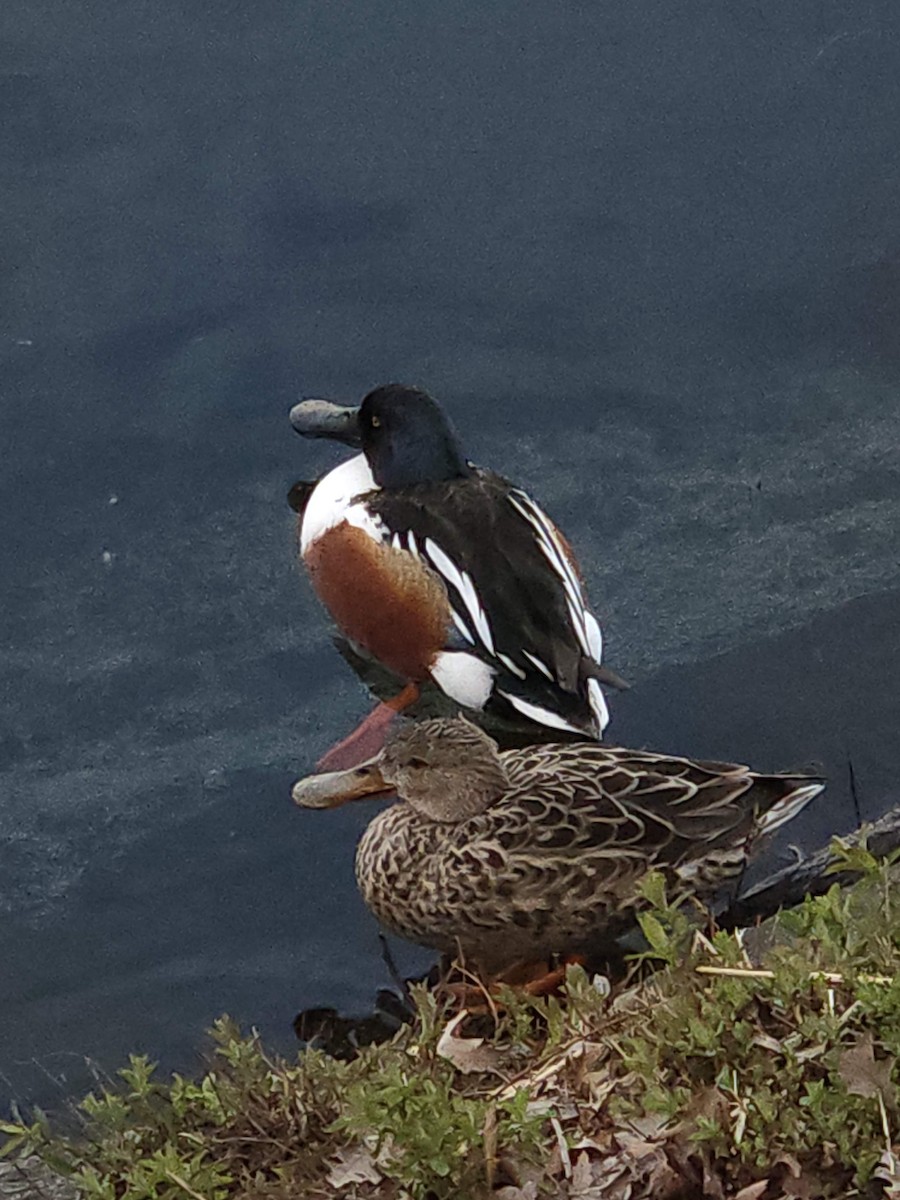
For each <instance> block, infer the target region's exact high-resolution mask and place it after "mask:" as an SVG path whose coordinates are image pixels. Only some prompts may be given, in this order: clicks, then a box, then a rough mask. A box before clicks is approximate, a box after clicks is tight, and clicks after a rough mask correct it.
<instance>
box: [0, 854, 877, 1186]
mask: <svg viewBox="0 0 900 1200" xmlns="http://www.w3.org/2000/svg"><path fill="white" fill-rule="evenodd" d="M829 854H830V868H829V869H830V870H831V871H832V872H838V873H839V875H838V877H840V878H844V877H846V875H847V873H848V872H849V873H852V874H854V875H855V876H856V877H857V882H855V883H854V884H853V885H852V886H844V887H842V886H840V884H838V883H833V884H831V885H830V886H829V887H828V890H827V891H825V892H824V894H823V895H819V896H816V897H810V898H807V899H806V900H804V901H803V902H802V903H801V904H799V905H798V906H797V907H795V908H791V909H786V910H784V911H783V912H781V913H779V914H778V916H777V917H775V918H773V919H771V920H769V921H767V922H766V923H765V924H760V925H757V926H756V927H755V928H753V929H749V930H744V931H730V932H729V931H725V930H720V931H711V930H705V931H703V932H701V931H699V930H698V929H697V928H696V922H692V921H691V920H689V918H688V917H687V916H686V915H685V914H684V913H683V912H680V911H677V910H674V909H671V908H669V907H667V904H666V897H665V894H664V885H663V880H662V877H661V876H659V875H651V876H649V877H648V879H647V881H646V891H645V895H646V898H647V900H648V903H649V905H650V907H649V908H648V910H647V911H646V912H644V913H643V914H642V916H641V925H642V930H643V934H644V938H645V940H646V942H647V949H646V951H644V952H643V953H642V954H640V955H637V956H636V957H635V960H634V961H633V963H632V966H631V970H630V972H629V974H628V976H627V977H626V978H625V979H623V980H619V981H617V982H614V983H610V981H609V980H608V979H606V978H605V977H602V976H590V975H588V974H587V973H586V972H585V971H584V970H583V969H582V968H581V967H570V968H569V969H568V972H567V977H566V981H565V984H564V985H563V987H562V989H561V994H560V995H558V996H550V997H542V998H533V997H525V996H522V995H521V994H520V993H514V992H512V991H506V992H502V993H500V994H499V995H495V994H492V995H490V996H488V995H487V994H485V996H484V997H483V1000H482V1002H480V1003H479V1002H478V1001H477V997H476V1000H475V1001H473V999H472V998H471V993H469V998H467V1000H466V1003H467V1005H468V1007H467V1008H466V1009H464V1010H463V1011H462V1012H460V1011H459V1010H458V1002H457V1004H456V1006H455V1007H454V1005H453V1004H452V1002H451V1001H450V999H448V998H446V997H445V998H444V999H442V998H441V996H440V993H436V992H430V991H428V990H427V989H425V988H424V987H421V986H417V987H415V988H413V992H412V997H413V1003H414V1006H415V1016H414V1019H413V1020H412V1021H411V1022H410V1023H409V1024H408V1025H404V1026H403V1027H402V1028H401V1029H400V1031H399V1032H398V1033H397V1034H396V1035H395V1036H394V1037H393V1038H392V1039H391V1040H389V1041H387V1042H384V1043H381V1044H379V1045H371V1046H365V1047H362V1048H361V1049H360V1050H359V1052H358V1053H357V1054H356V1055H355V1057H353V1058H351V1059H349V1060H340V1059H337V1058H333V1057H330V1056H329V1055H327V1054H325V1053H324V1052H322V1051H320V1050H317V1049H314V1048H308V1049H305V1050H303V1051H301V1052H300V1053H299V1055H298V1056H297V1058H296V1060H294V1061H287V1060H285V1059H281V1058H278V1057H274V1056H271V1055H269V1054H268V1053H267V1052H266V1050H265V1048H264V1047H263V1046H262V1045H261V1043H260V1041H259V1039H258V1037H257V1036H255V1035H254V1034H252V1033H251V1034H250V1035H242V1034H241V1032H240V1031H239V1030H238V1029H237V1027H236V1026H235V1025H234V1024H233V1023H232V1022H230V1021H229V1020H228V1019H227V1018H222V1019H221V1020H220V1021H218V1022H217V1023H216V1025H215V1027H214V1028H213V1030H212V1031H211V1033H212V1038H213V1043H214V1052H213V1054H212V1056H211V1059H210V1063H209V1067H208V1070H207V1071H206V1073H205V1074H204V1075H203V1076H202V1077H201V1078H199V1079H196V1080H192V1079H186V1078H183V1077H181V1076H177V1075H176V1076H174V1077H173V1078H172V1079H170V1080H162V1079H158V1078H157V1077H156V1075H155V1073H154V1070H153V1066H152V1064H151V1063H149V1062H148V1061H147V1060H146V1059H144V1058H140V1057H134V1058H132V1060H131V1062H130V1064H129V1066H127V1067H126V1068H124V1069H123V1070H122V1071H120V1072H119V1075H120V1079H119V1081H118V1082H117V1084H116V1085H115V1086H113V1085H112V1084H111V1085H110V1086H109V1087H108V1088H106V1089H104V1090H102V1091H100V1092H97V1093H93V1094H91V1095H90V1096H88V1097H87V1098H86V1099H84V1100H83V1101H81V1103H80V1104H79V1105H78V1106H77V1109H76V1110H75V1112H76V1114H77V1123H78V1126H77V1128H76V1131H75V1132H74V1133H71V1132H62V1130H63V1128H64V1123H63V1122H62V1121H59V1122H56V1121H51V1120H48V1119H47V1118H46V1117H44V1116H43V1115H41V1114H37V1116H36V1118H35V1120H34V1121H33V1123H32V1124H30V1125H27V1126H26V1125H17V1124H15V1123H12V1122H4V1123H2V1125H0V1136H2V1137H4V1138H5V1141H6V1145H5V1147H4V1150H3V1154H4V1159H5V1162H4V1167H3V1170H4V1172H5V1175H0V1196H7V1195H8V1196H14V1195H18V1196H20V1197H24V1196H28V1197H31V1196H34V1197H38V1196H41V1195H43V1196H51V1195H52V1196H54V1197H57V1196H58V1197H63V1196H65V1195H67V1194H68V1195H75V1196H80V1197H89V1198H92V1200H185V1198H186V1197H192V1198H193V1200H231V1198H233V1197H234V1198H238V1197H239V1198H242V1200H250V1198H251V1197H252V1198H254V1200H255V1198H257V1197H258V1198H260V1200H263V1198H271V1200H288V1198H289V1197H290V1198H291V1200H298V1198H301V1197H309V1198H310V1200H320V1198H321V1200H325V1198H333V1197H337V1198H341V1200H395V1198H396V1200H400V1198H403V1197H408V1198H409V1200H432V1198H434V1200H457V1198H459V1200H468V1198H470V1197H471V1200H481V1198H482V1197H491V1196H493V1197H499V1200H539V1198H540V1197H543V1196H550V1197H561V1198H570V1200H641V1198H643V1197H646V1198H648V1200H649V1198H651V1197H652V1198H653V1200H689V1198H690V1200H693V1198H694V1197H713V1198H715V1200H725V1198H726V1197H733V1198H734V1200H781V1198H782V1197H783V1198H785V1200H816V1198H818V1197H822V1198H828V1197H853V1196H859V1197H875V1196H897V1197H900V1096H898V1091H897V1079H898V1073H897V1059H898V1056H900V896H898V893H897V891H896V880H897V879H898V878H900V874H898V871H900V868H898V867H897V866H895V865H894V862H893V859H894V858H896V855H894V856H893V857H892V858H888V859H887V860H884V859H881V858H877V857H876V856H875V855H874V854H873V853H871V852H870V850H868V849H866V846H865V843H864V842H860V841H858V840H857V841H853V842H850V843H835V845H834V847H833V848H832V849H831V851H830V852H829ZM479 1010H480V1011H479ZM68 1124H69V1126H70V1127H71V1120H69V1122H68ZM17 1160H18V1161H19V1162H24V1163H25V1164H26V1166H27V1169H28V1170H29V1171H32V1172H34V1167H35V1163H36V1161H37V1160H40V1161H41V1162H42V1163H43V1164H44V1165H45V1167H46V1168H48V1169H49V1171H50V1172H52V1173H53V1174H54V1175H55V1176H57V1177H62V1178H63V1179H65V1180H67V1181H68V1184H69V1186H70V1189H71V1190H69V1191H68V1192H66V1191H65V1190H64V1185H63V1184H62V1182H61V1179H57V1181H56V1187H57V1189H58V1190H57V1191H55V1192H51V1191H49V1190H48V1189H47V1187H46V1186H44V1185H37V1184H35V1185H34V1186H32V1187H31V1190H23V1188H22V1186H21V1184H22V1180H23V1178H24V1177H23V1170H24V1168H23V1170H19V1171H18V1175H17V1173H16V1161H17ZM16 1178H18V1179H19V1181H20V1187H19V1189H18V1190H16V1187H15V1180H16ZM60 1188H62V1189H63V1190H59V1189H60Z"/></svg>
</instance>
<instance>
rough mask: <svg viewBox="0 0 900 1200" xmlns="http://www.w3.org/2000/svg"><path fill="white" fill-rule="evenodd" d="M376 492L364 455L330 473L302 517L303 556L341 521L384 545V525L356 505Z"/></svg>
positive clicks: (321, 481)
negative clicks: (327, 531) (315, 542)
mask: <svg viewBox="0 0 900 1200" xmlns="http://www.w3.org/2000/svg"><path fill="white" fill-rule="evenodd" d="M377 490H378V488H377V485H376V483H375V480H374V479H373V478H372V472H371V471H370V470H369V464H368V463H367V462H366V457H365V455H364V454H357V455H356V457H355V458H348V459H347V461H346V462H342V463H341V465H340V466H339V467H335V468H334V470H333V471H329V472H328V474H327V475H325V476H323V477H322V479H320V480H319V482H318V483H317V484H316V486H315V488H314V489H313V493H312V495H311V496H310V498H309V501H308V503H307V505H306V510H305V511H304V513H303V524H302V525H301V527H300V553H301V554H305V553H306V551H307V550H308V549H309V547H310V546H311V545H312V544H313V542H314V541H315V540H316V539H317V538H319V537H321V536H322V534H323V533H324V532H325V531H326V529H333V528H334V526H335V525H339V524H340V523H341V522H342V521H346V522H347V523H348V524H349V525H355V526H356V528H357V529H362V530H364V531H365V532H366V533H368V534H369V536H370V537H372V538H374V539H375V541H377V542H380V541H383V540H384V536H385V533H386V529H385V526H384V524H383V523H382V522H381V521H380V520H379V519H378V517H373V516H372V514H371V513H370V512H367V511H366V509H365V507H364V506H363V505H362V504H358V503H356V501H357V500H358V499H359V497H360V496H363V495H365V493H366V492H373V491H377Z"/></svg>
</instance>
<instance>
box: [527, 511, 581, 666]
mask: <svg viewBox="0 0 900 1200" xmlns="http://www.w3.org/2000/svg"><path fill="white" fill-rule="evenodd" d="M509 500H510V503H511V504H512V506H513V507H514V508H515V509H516V511H517V512H518V513H520V514H521V515H522V516H523V517H524V518H525V520H526V521H528V523H529V525H531V527H532V529H534V530H535V532H536V533H537V544H538V546H539V547H540V550H541V553H542V554H543V555H544V557H545V558H546V559H547V562H548V563H549V564H550V566H551V567H552V568H553V570H554V571H555V572H556V574H557V575H558V576H559V579H560V582H561V583H562V585H563V591H564V592H565V596H566V603H567V605H568V609H569V618H570V620H571V622H572V628H573V630H574V631H575V636H576V637H577V638H578V641H579V644H580V646H581V651H582V653H583V654H586V655H587V656H588V657H590V658H595V659H596V661H597V662H599V661H600V655H599V654H597V653H596V651H595V646H596V638H594V637H592V634H593V633H594V632H595V631H596V633H597V634H599V632H600V629H599V626H598V625H597V622H596V620H595V619H594V617H593V616H592V614H590V613H589V612H588V609H587V606H586V604H585V600H584V592H583V591H582V589H581V585H580V584H579V582H578V579H577V578H576V576H575V573H574V571H573V569H572V566H571V564H570V562H569V559H568V556H567V555H566V552H565V550H564V548H563V546H562V543H561V542H560V540H559V535H558V534H557V532H556V530H555V529H554V528H553V526H552V525H551V524H550V522H549V520H548V519H547V517H546V516H545V515H544V513H542V512H541V510H540V509H539V508H538V507H537V505H536V504H534V503H533V502H532V501H531V499H530V498H529V497H528V496H526V495H525V493H524V492H517V493H510V497H509ZM588 617H590V619H591V621H592V622H593V625H594V628H593V629H592V628H591V627H590V626H589V625H588ZM600 649H601V651H602V641H601V643H600Z"/></svg>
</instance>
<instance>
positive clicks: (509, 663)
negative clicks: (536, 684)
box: [497, 651, 525, 679]
mask: <svg viewBox="0 0 900 1200" xmlns="http://www.w3.org/2000/svg"><path fill="white" fill-rule="evenodd" d="M497 657H498V658H499V659H500V661H501V662H502V663H503V665H504V666H505V667H506V669H507V671H512V673H513V675H518V677H519V678H520V679H524V678H525V672H524V671H523V670H522V668H521V667H520V666H518V665H517V664H516V663H514V662H513V660H512V659H511V658H510V657H509V655H508V654H503V653H501V652H499V651H498V653H497Z"/></svg>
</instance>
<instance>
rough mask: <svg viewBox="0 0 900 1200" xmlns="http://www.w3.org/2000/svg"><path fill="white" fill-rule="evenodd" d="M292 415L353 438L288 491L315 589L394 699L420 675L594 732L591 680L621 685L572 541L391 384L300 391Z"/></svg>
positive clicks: (596, 696)
mask: <svg viewBox="0 0 900 1200" xmlns="http://www.w3.org/2000/svg"><path fill="white" fill-rule="evenodd" d="M291 423H292V425H293V426H294V428H295V429H296V430H297V432H298V433H301V434H303V435H304V436H305V437H327V438H334V439H336V440H338V441H341V442H344V443H346V444H348V445H351V446H354V447H358V448H361V450H362V453H361V454H359V455H357V456H356V457H354V458H351V459H349V460H348V461H346V462H343V463H342V464H341V465H340V466H338V467H336V468H335V469H334V470H333V471H330V472H329V473H328V474H327V475H325V476H324V477H323V478H322V479H321V480H319V482H318V483H317V484H316V485H315V486H314V487H312V488H310V485H306V484H298V485H295V488H294V489H293V491H292V493H291V500H292V504H293V506H294V507H295V508H296V509H297V510H298V512H299V513H300V517H299V529H300V552H301V556H302V558H303V561H304V563H305V564H306V567H307V568H308V570H309V573H310V575H311V577H312V582H313V586H314V587H315V590H316V592H317V593H318V595H319V597H320V599H321V600H322V602H323V603H324V604H325V606H326V608H327V609H328V610H329V611H330V613H331V615H332V616H333V618H334V620H335V622H336V623H337V625H338V627H339V629H340V630H341V632H342V633H343V634H344V635H345V636H346V637H347V638H348V639H349V641H350V642H351V643H352V644H353V645H354V646H355V647H356V648H358V649H359V650H360V651H361V652H362V653H363V655H364V656H367V657H369V658H371V659H374V660H375V661H376V662H377V663H379V664H381V665H382V666H383V667H386V668H387V669H388V671H390V672H391V673H392V674H393V676H395V677H396V679H397V680H398V681H399V682H400V685H401V687H403V691H402V692H401V696H400V698H399V699H398V700H397V701H396V702H394V705H393V706H394V708H395V709H397V708H400V707H403V706H405V705H406V704H408V703H410V702H411V701H412V700H413V699H415V698H416V697H417V696H418V691H419V688H420V687H421V686H422V685H423V684H427V683H431V684H433V685H436V687H437V688H438V689H439V690H440V691H441V692H442V693H444V695H445V696H446V697H448V698H449V700H450V701H452V702H453V704H454V706H462V707H463V708H465V709H467V710H469V711H470V712H472V713H473V714H480V715H481V716H482V717H484V716H487V719H488V721H489V722H490V720H491V719H492V718H493V719H496V720H498V721H499V722H501V723H504V724H506V725H508V726H512V727H514V728H516V727H517V728H520V729H526V730H527V731H528V732H529V733H530V734H531V735H538V736H539V735H540V734H541V733H543V734H544V735H546V734H547V733H548V732H549V731H554V732H555V734H556V735H557V736H558V735H559V734H560V733H562V735H563V736H565V735H566V734H573V735H579V736H581V737H591V738H600V736H601V734H602V732H603V729H604V728H605V726H606V724H607V721H608V720H609V714H608V711H607V707H606V701H605V699H604V696H603V692H602V690H601V686H600V684H601V682H606V683H612V684H613V685H614V686H624V685H623V683H622V680H620V679H619V678H618V676H616V675H615V674H614V673H613V672H611V671H609V670H608V669H607V668H605V667H603V666H601V654H602V638H601V634H600V627H599V625H598V624H597V621H596V619H595V618H594V616H593V614H592V613H591V611H590V609H589V608H588V605H587V600H586V597H585V592H584V586H583V583H582V579H581V574H580V571H579V569H578V564H577V563H576V561H575V559H574V556H573V554H572V550H571V548H570V547H569V544H568V542H567V541H566V539H565V538H564V537H563V535H562V534H561V533H560V531H559V530H558V529H557V528H556V526H555V525H554V524H553V522H552V521H551V520H550V518H549V517H547V516H546V514H545V513H544V512H542V511H541V509H540V508H539V507H538V506H537V505H536V504H535V503H534V501H533V500H532V499H531V498H530V497H529V496H527V495H526V493H525V492H523V491H521V490H520V489H519V488H517V487H514V486H513V485H512V484H511V483H509V482H508V481H507V480H506V479H503V478H502V477H501V476H499V475H496V474H494V473H493V472H490V471H485V470H482V469H480V468H478V467H475V466H473V465H472V464H471V463H470V462H468V461H467V460H466V458H465V457H464V456H463V453H462V450H461V448H460V445H459V441H458V439H457V436H456V434H455V432H454V430H453V428H452V426H451V424H450V422H449V421H448V419H447V417H446V415H445V413H444V412H443V410H442V409H441V408H440V406H439V405H438V404H437V402H436V401H435V400H433V399H432V397H431V396H429V395H428V394H427V393H426V392H423V391H420V390H418V389H416V388H410V387H403V386H401V385H399V384H388V385H387V386H385V387H379V388H376V389H375V390H374V391H372V392H369V394H368V395H367V396H366V397H365V398H364V400H363V401H362V404H361V405H360V406H359V407H358V408H345V407H341V406H338V405H336V404H332V403H331V402H330V401H324V400H306V401H304V402H302V403H300V404H298V405H296V406H295V407H294V408H293V409H292V411H291ZM404 685H405V686H404Z"/></svg>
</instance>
